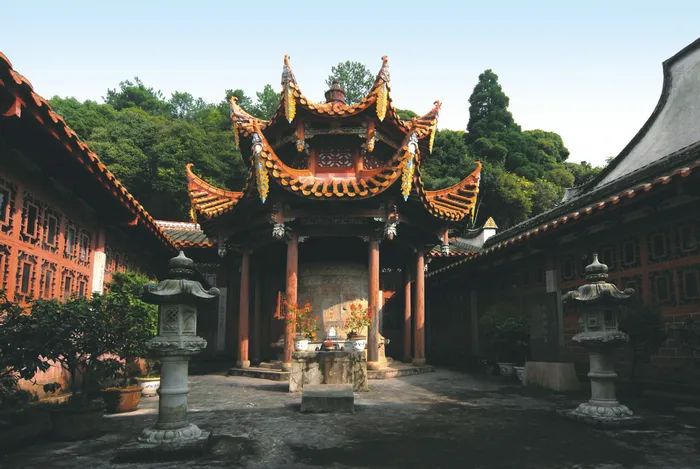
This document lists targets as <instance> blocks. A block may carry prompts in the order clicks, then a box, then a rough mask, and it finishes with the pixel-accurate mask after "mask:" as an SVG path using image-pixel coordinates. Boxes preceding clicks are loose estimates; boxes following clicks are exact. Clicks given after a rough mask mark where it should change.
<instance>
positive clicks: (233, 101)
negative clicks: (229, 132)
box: [228, 96, 241, 150]
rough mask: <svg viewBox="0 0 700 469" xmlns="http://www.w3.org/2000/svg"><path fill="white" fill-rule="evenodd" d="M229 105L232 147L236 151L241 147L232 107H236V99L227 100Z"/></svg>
mask: <svg viewBox="0 0 700 469" xmlns="http://www.w3.org/2000/svg"><path fill="white" fill-rule="evenodd" d="M228 103H229V110H230V112H229V114H230V116H229V118H230V120H231V125H232V127H233V146H234V148H235V149H236V150H238V149H240V147H241V136H240V135H239V134H238V124H237V123H236V119H234V113H233V107H234V106H238V98H237V97H235V96H231V97H230V98H229V100H228Z"/></svg>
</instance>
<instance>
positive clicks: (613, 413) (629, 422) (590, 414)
mask: <svg viewBox="0 0 700 469" xmlns="http://www.w3.org/2000/svg"><path fill="white" fill-rule="evenodd" d="M561 414H562V415H564V416H565V417H568V418H570V419H573V420H578V421H580V422H584V423H587V424H589V425H595V426H601V427H629V426H633V425H637V424H639V423H641V420H642V419H641V418H640V417H638V416H636V415H634V413H633V412H632V411H631V410H630V409H629V408H628V407H627V406H625V405H622V404H619V403H618V404H617V405H613V406H599V405H595V404H591V403H590V402H584V403H583V404H579V406H578V407H577V408H575V409H573V410H564V411H562V412H561Z"/></svg>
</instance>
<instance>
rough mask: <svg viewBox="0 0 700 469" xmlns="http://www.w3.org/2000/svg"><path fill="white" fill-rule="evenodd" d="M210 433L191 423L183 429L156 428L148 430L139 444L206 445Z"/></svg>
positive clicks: (140, 438) (143, 433) (144, 432)
mask: <svg viewBox="0 0 700 469" xmlns="http://www.w3.org/2000/svg"><path fill="white" fill-rule="evenodd" d="M209 435H210V433H209V432H206V431H203V430H202V429H201V428H199V427H198V426H197V425H195V424H193V423H190V424H187V425H186V426H184V427H181V428H175V429H172V430H167V429H159V428H155V427H151V428H146V429H144V430H143V432H141V436H139V443H142V444H144V445H154V446H163V447H165V449H166V450H167V447H168V446H172V447H182V446H183V445H197V444H203V445H206V441H207V440H208V439H209Z"/></svg>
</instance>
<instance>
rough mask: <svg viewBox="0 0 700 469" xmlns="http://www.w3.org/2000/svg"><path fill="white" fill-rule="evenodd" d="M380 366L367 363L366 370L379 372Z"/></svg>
mask: <svg viewBox="0 0 700 469" xmlns="http://www.w3.org/2000/svg"><path fill="white" fill-rule="evenodd" d="M381 368H382V365H381V363H379V362H369V361H368V362H367V369H368V370H381Z"/></svg>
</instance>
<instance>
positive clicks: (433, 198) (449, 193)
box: [415, 161, 482, 221]
mask: <svg viewBox="0 0 700 469" xmlns="http://www.w3.org/2000/svg"><path fill="white" fill-rule="evenodd" d="M481 167H482V166H481V162H480V161H477V162H476V168H474V170H473V171H472V172H471V173H470V174H468V175H467V176H466V177H465V178H464V179H462V180H461V181H459V182H458V183H457V184H453V185H451V186H449V187H446V188H444V189H438V190H433V191H429V190H425V187H424V185H423V180H422V178H421V175H420V168H416V176H415V177H416V189H417V192H418V195H419V196H420V198H421V200H422V201H423V204H424V205H425V207H426V208H427V209H428V211H429V212H430V213H431V214H432V215H433V216H436V217H438V218H445V219H447V220H452V221H459V220H462V219H463V218H464V217H466V216H467V215H471V216H472V217H473V216H474V208H475V206H476V199H477V196H478V194H479V183H480V180H481Z"/></svg>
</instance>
